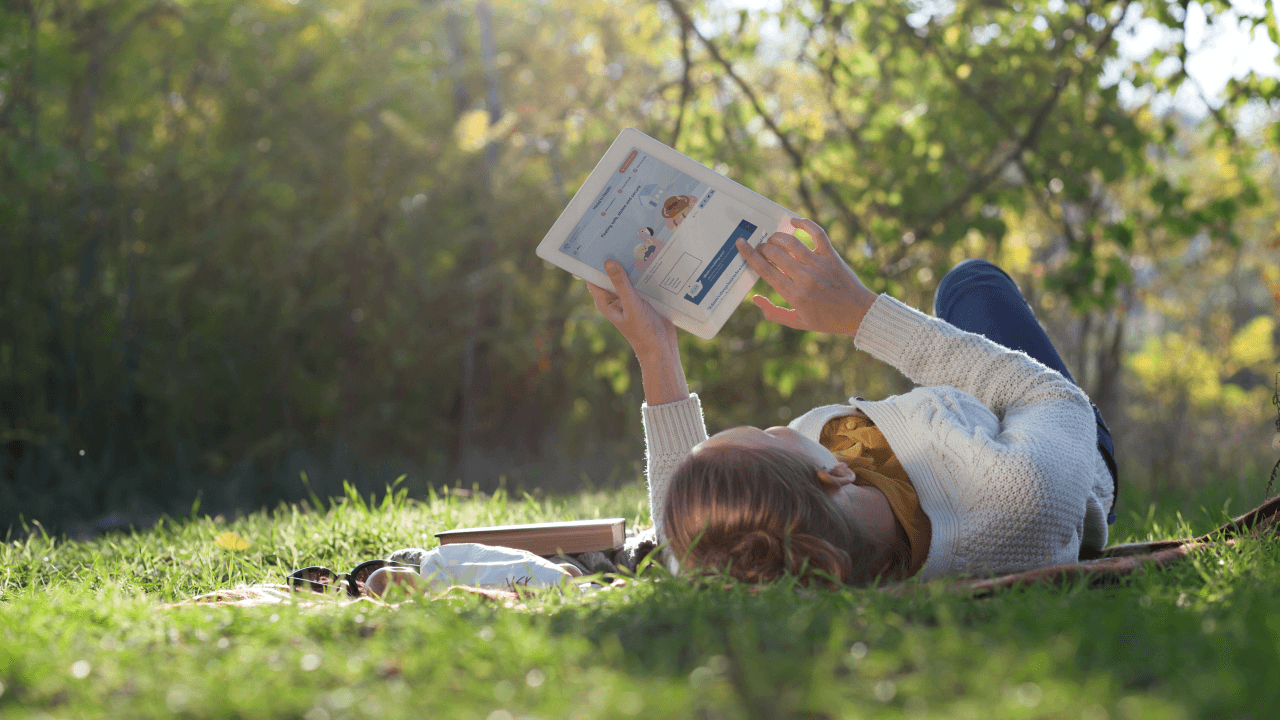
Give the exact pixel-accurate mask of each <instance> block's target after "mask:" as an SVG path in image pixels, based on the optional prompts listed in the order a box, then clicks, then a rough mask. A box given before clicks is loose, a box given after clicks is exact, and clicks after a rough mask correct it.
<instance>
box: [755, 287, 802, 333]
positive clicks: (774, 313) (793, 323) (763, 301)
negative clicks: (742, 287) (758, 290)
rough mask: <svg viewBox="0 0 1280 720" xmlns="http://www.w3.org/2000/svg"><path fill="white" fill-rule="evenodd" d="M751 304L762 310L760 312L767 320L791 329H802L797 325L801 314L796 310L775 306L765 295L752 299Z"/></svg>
mask: <svg viewBox="0 0 1280 720" xmlns="http://www.w3.org/2000/svg"><path fill="white" fill-rule="evenodd" d="M751 302H753V303H755V304H756V307H758V308H760V312H761V314H763V315H764V319H765V320H768V321H770V322H776V323H778V324H779V325H786V326H787V327H789V328H797V329H802V328H800V326H799V325H798V324H797V323H799V322H800V319H799V313H797V312H796V311H795V310H792V309H790V308H784V307H778V306H777V305H774V304H773V302H772V301H771V300H769V298H767V297H765V296H763V295H756V296H755V297H753V298H751Z"/></svg>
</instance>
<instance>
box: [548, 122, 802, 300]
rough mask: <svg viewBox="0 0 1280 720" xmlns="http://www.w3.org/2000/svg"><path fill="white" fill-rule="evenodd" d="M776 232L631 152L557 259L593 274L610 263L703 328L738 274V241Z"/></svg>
mask: <svg viewBox="0 0 1280 720" xmlns="http://www.w3.org/2000/svg"><path fill="white" fill-rule="evenodd" d="M776 226H777V222H776V221H774V220H771V219H770V218H769V216H768V215H765V214H763V213H760V212H757V211H754V210H752V209H751V208H749V207H747V206H746V205H744V204H742V203H741V202H739V201H737V200H734V199H733V198H731V197H729V196H728V195H726V194H725V193H722V192H717V191H716V190H715V188H713V187H711V186H709V185H707V184H706V183H704V182H699V181H697V180H695V179H694V178H692V177H690V176H689V175H686V174H685V173H682V172H680V171H679V170H676V169H675V168H673V167H671V166H670V165H667V164H665V163H663V162H662V161H660V160H658V159H657V158H655V157H653V156H652V155H649V154H648V153H646V152H644V151H642V150H640V149H639V148H634V147H633V148H632V149H631V152H629V153H628V154H627V156H626V158H625V159H624V160H623V162H622V164H621V165H620V166H619V167H618V170H617V172H615V173H612V177H611V179H610V180H609V181H608V182H607V183H605V187H604V189H603V190H601V191H600V193H599V195H597V196H596V197H595V198H594V199H592V202H591V206H590V207H589V208H588V210H587V212H586V213H585V214H584V215H583V217H582V219H581V220H579V221H578V224H577V226H576V227H574V229H573V231H572V232H570V233H569V235H568V237H567V238H566V240H565V241H564V243H562V244H561V246H560V252H562V253H564V254H565V255H568V256H570V257H573V258H576V259H578V260H579V261H581V262H583V263H585V264H587V265H590V266H591V267H594V268H596V269H597V270H600V271H601V272H604V263H605V261H606V260H617V261H618V262H619V263H621V264H622V266H623V267H624V268H626V269H627V274H628V275H629V276H630V277H631V283H632V284H633V285H634V286H635V287H636V289H637V290H639V291H640V292H642V293H644V294H646V295H649V296H650V297H653V298H655V299H657V300H659V301H661V302H663V303H665V304H666V305H669V306H671V307H673V308H675V309H677V310H679V311H680V312H682V313H684V314H686V315H688V316H689V317H691V318H695V319H697V320H700V321H706V320H707V318H708V317H710V315H711V313H713V312H715V310H716V308H717V307H718V306H719V305H720V302H721V300H723V299H724V297H725V294H726V293H727V292H728V290H729V288H731V287H733V285H734V283H736V282H737V280H738V278H739V277H740V276H741V275H742V273H743V271H744V269H745V268H746V263H744V262H743V261H742V259H741V257H740V256H739V254H738V250H737V248H736V247H735V243H736V241H737V240H738V238H745V239H747V241H748V242H750V243H751V244H752V245H755V244H757V243H758V242H760V241H763V240H764V239H765V238H766V237H768V235H769V234H770V233H772V232H773V231H774V230H775V229H776Z"/></svg>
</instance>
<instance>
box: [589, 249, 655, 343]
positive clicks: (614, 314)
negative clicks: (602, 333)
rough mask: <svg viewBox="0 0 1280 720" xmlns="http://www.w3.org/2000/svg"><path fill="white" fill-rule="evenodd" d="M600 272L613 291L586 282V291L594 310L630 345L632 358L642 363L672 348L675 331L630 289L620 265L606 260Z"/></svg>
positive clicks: (628, 281)
mask: <svg viewBox="0 0 1280 720" xmlns="http://www.w3.org/2000/svg"><path fill="white" fill-rule="evenodd" d="M604 270H605V272H606V273H607V274H608V275H609V280H611V281H613V287H614V288H615V290H614V291H610V290H606V289H604V288H602V287H600V286H599V285H596V284H594V283H591V282H588V283H587V289H588V290H590V291H591V297H593V298H595V301H596V310H599V311H600V314H601V315H604V316H605V318H607V319H608V320H609V322H610V323H613V326H614V327H616V328H618V332H620V333H622V336H623V337H625V338H626V339H627V342H629V343H631V349H632V350H634V351H635V353H636V356H637V357H639V358H640V359H642V360H643V359H644V358H645V357H646V356H648V355H652V354H654V353H659V352H666V351H669V350H672V349H674V348H676V346H677V345H676V327H675V325H672V324H671V320H669V319H668V318H667V317H665V316H664V315H662V314H661V313H659V312H658V311H657V310H654V309H653V306H652V305H650V304H649V302H648V301H647V300H645V299H644V298H642V297H640V293H638V292H636V289H635V288H634V287H632V286H631V278H629V277H627V272H626V270H625V269H623V267H622V264H621V263H619V262H617V261H616V260H607V261H605V264H604Z"/></svg>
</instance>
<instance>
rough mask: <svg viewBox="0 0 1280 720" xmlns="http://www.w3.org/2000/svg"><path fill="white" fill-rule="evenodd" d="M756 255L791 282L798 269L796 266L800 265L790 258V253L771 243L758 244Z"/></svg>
mask: <svg viewBox="0 0 1280 720" xmlns="http://www.w3.org/2000/svg"><path fill="white" fill-rule="evenodd" d="M756 254H757V255H760V256H761V257H763V258H764V259H765V260H768V261H769V262H770V263H772V264H773V266H774V267H775V268H777V269H778V271H779V272H781V273H782V274H783V275H786V276H787V278H788V279H792V280H794V279H795V274H796V271H797V269H798V268H797V267H796V266H797V265H800V264H802V263H801V262H800V261H799V260H796V259H795V258H794V257H792V256H791V253H789V252H787V251H786V250H784V249H783V248H780V247H778V246H777V245H775V244H773V243H760V247H757V248H756Z"/></svg>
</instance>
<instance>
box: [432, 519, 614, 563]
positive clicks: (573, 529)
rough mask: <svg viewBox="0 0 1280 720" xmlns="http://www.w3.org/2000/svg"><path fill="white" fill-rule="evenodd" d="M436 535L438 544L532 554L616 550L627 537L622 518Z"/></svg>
mask: <svg viewBox="0 0 1280 720" xmlns="http://www.w3.org/2000/svg"><path fill="white" fill-rule="evenodd" d="M436 539H438V540H439V541H440V544H441V545H450V544H453V543H480V544H481V545H497V546H499V547H508V548H515V549H516V550H528V551H529V552H531V553H533V554H534V555H556V554H558V553H565V554H571V553H581V552H590V551H593V550H597V551H604V550H616V549H617V548H620V547H622V543H623V542H625V541H626V539H627V521H626V519H624V518H605V519H602V520H570V521H567V522H547V523H530V524H526V525H494V526H491V527H477V528H458V529H456V530H445V531H443V532H438V533H436Z"/></svg>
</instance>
